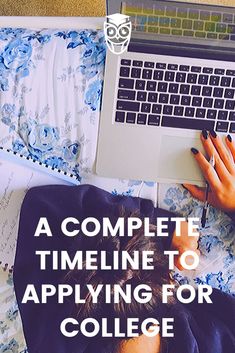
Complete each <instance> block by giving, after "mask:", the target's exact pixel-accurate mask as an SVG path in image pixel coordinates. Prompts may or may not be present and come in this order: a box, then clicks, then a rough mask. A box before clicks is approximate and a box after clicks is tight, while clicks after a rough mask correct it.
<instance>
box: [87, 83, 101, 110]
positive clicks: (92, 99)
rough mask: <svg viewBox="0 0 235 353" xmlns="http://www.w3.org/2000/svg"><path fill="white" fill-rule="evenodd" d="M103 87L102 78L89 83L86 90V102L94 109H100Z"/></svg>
mask: <svg viewBox="0 0 235 353" xmlns="http://www.w3.org/2000/svg"><path fill="white" fill-rule="evenodd" d="M102 87H103V82H102V81H101V80H97V81H95V82H93V83H91V84H90V85H89V87H88V90H87V92H86V96H85V103H86V104H87V105H89V106H90V108H91V110H93V111H95V110H99V109H100V100H101V94H102Z"/></svg>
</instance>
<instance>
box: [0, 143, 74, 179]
mask: <svg viewBox="0 0 235 353" xmlns="http://www.w3.org/2000/svg"><path fill="white" fill-rule="evenodd" d="M1 153H3V154H4V155H5V156H6V158H9V157H10V158H11V159H14V161H16V162H19V157H20V158H21V161H24V162H25V164H27V166H28V167H30V165H29V164H31V167H32V163H33V166H34V167H35V169H39V170H40V171H41V172H44V173H48V174H50V175H52V176H54V177H57V178H60V179H63V180H65V181H67V182H69V183H72V184H74V185H79V184H80V181H79V180H78V178H77V177H76V176H75V175H74V174H70V173H67V172H65V171H63V170H61V169H57V168H54V167H51V166H50V165H48V164H46V163H42V162H39V161H37V160H36V159H33V158H31V157H26V156H24V155H23V154H20V153H18V152H14V151H12V150H10V149H5V148H3V147H0V156H1ZM41 167H42V168H41ZM44 168H45V169H44Z"/></svg>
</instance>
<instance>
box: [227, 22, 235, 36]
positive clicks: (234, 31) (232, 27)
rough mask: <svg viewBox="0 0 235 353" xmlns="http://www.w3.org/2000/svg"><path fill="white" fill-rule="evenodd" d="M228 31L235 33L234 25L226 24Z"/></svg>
mask: <svg viewBox="0 0 235 353" xmlns="http://www.w3.org/2000/svg"><path fill="white" fill-rule="evenodd" d="M227 31H228V33H232V34H235V25H230V24H229V25H228V30H227Z"/></svg>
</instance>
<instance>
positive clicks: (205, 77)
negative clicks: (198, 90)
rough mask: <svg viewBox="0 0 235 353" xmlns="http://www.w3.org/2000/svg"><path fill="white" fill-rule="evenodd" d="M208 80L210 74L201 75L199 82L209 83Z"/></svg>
mask: <svg viewBox="0 0 235 353" xmlns="http://www.w3.org/2000/svg"><path fill="white" fill-rule="evenodd" d="M208 81H209V76H208V75H199V79H198V83H199V84H200V85H207V83H208Z"/></svg>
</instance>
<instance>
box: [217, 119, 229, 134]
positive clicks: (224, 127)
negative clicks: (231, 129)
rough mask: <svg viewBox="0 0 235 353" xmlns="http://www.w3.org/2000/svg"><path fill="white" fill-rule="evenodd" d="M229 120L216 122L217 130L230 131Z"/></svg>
mask: <svg viewBox="0 0 235 353" xmlns="http://www.w3.org/2000/svg"><path fill="white" fill-rule="evenodd" d="M228 125H229V124H228V122H225V121H218V122H217V124H216V131H218V132H227V131H228Z"/></svg>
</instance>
